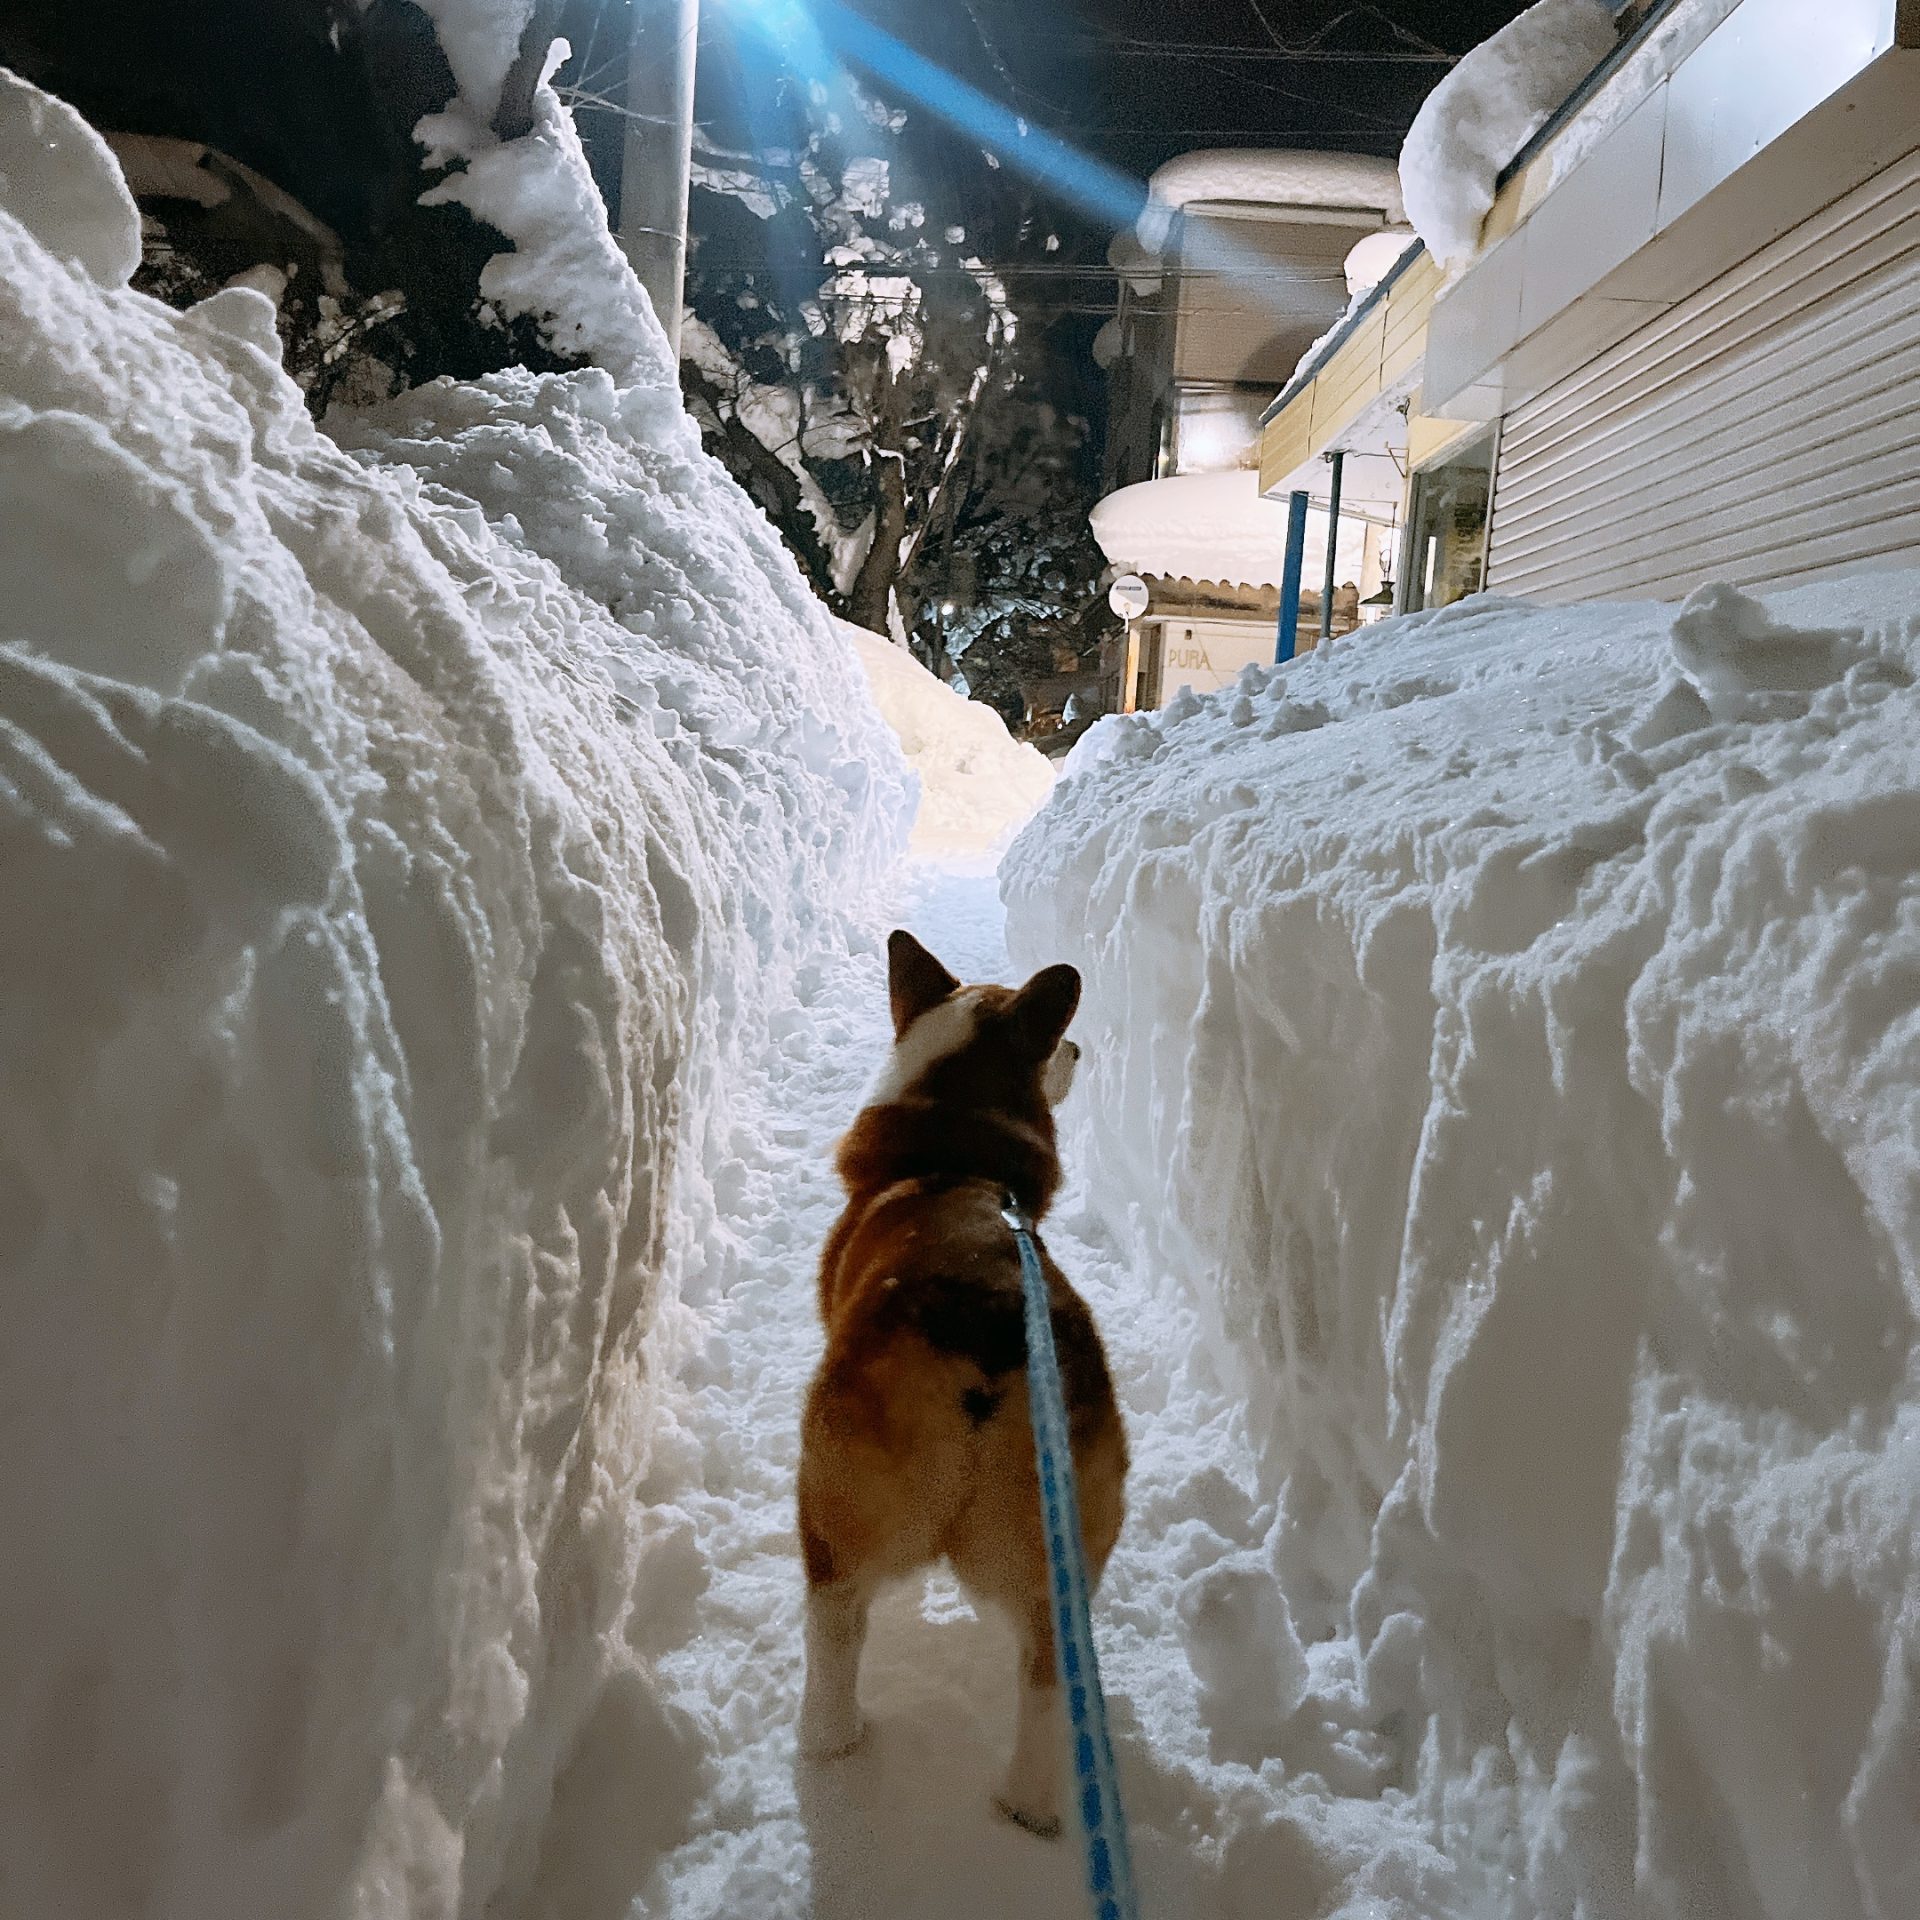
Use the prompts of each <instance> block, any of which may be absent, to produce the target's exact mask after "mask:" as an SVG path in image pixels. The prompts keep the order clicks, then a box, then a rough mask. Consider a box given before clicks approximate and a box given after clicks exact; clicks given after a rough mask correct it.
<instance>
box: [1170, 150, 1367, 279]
mask: <svg viewBox="0 0 1920 1920" xmlns="http://www.w3.org/2000/svg"><path fill="white" fill-rule="evenodd" d="M1214 205H1228V206H1255V207H1350V208H1352V209H1354V210H1355V211H1356V212H1366V213H1377V214H1379V215H1380V216H1381V217H1382V218H1383V219H1386V220H1394V221H1397V220H1400V219H1403V218H1404V217H1405V214H1404V209H1403V208H1402V206H1401V202H1400V181H1399V177H1398V175H1397V174H1396V173H1395V171H1394V167H1393V163H1392V162H1391V161H1390V160H1378V159H1375V158H1374V157H1373V156H1372V155H1371V154H1363V153H1313V152H1303V151H1298V150H1295V149H1292V148H1287V147H1278V148H1267V147H1244V148H1240V147H1220V148H1208V149H1206V150H1203V151H1202V152H1199V153H1183V154H1181V155H1179V156H1178V157H1177V158H1176V159H1172V160H1169V161H1168V162H1167V163H1166V165H1165V166H1163V167H1161V168H1160V169H1159V171H1158V172H1156V173H1155V174H1154V176H1153V178H1152V179H1151V180H1149V181H1148V182H1147V205H1146V208H1145V210H1144V211H1143V212H1142V213H1141V215H1140V218H1139V220H1138V221H1137V222H1136V223H1135V227H1134V231H1135V232H1136V233H1137V234H1138V236H1139V239H1140V244H1141V245H1142V246H1143V247H1145V248H1146V249H1147V251H1148V252H1149V253H1157V252H1158V251H1159V250H1160V249H1161V248H1162V247H1163V246H1165V245H1166V243H1167V234H1168V232H1169V231H1170V230H1171V228H1172V225H1173V216H1174V214H1175V213H1176V212H1177V211H1178V210H1179V209H1180V208H1182V207H1193V206H1214Z"/></svg>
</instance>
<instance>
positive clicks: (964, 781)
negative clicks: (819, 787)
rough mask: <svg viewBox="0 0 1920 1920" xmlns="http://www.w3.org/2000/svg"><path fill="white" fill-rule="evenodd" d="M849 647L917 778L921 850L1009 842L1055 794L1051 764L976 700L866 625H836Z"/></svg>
mask: <svg viewBox="0 0 1920 1920" xmlns="http://www.w3.org/2000/svg"><path fill="white" fill-rule="evenodd" d="M835 624H836V625H837V626H838V627H839V629H840V631H841V632H842V633H844V634H845V635H846V637H847V638H848V639H849V640H850V641H852V643H853V648H854V651H855V652H856V653H857V654H858V655H859V656H860V664H861V666H862V667H863V668H864V669H865V670H866V675H867V684H868V685H869V686H870V687H871V688H872V689H873V697H874V700H875V702H876V703H877V705H878V706H879V708H880V711H881V713H882V714H883V715H884V716H885V718H886V722H887V724H888V725H889V726H890V727H891V728H892V729H893V731H894V733H895V735H896V736H897V737H898V738H899V741H900V747H901V751H902V752H903V753H905V755H906V756H907V764H908V765H909V766H910V767H912V768H913V770H914V772H915V773H917V774H918V775H919V776H920V811H919V814H918V816H917V817H916V819H915V821H914V828H913V846H914V849H915V851H917V852H921V853H935V852H940V853H958V852H969V853H972V852H987V851H991V850H992V849H994V848H996V847H999V846H1003V845H1005V843H1006V842H1007V841H1008V840H1009V839H1011V838H1012V836H1013V835H1014V833H1015V832H1017V831H1018V829H1019V828H1021V827H1023V826H1024V825H1025V824H1026V823H1027V821H1028V820H1029V819H1030V818H1031V817H1032V816H1033V813H1034V810H1035V809H1036V808H1037V807H1038V806H1039V805H1040V803H1041V802H1042V801H1043V800H1045V799H1046V797H1047V795H1048V794H1049V793H1050V792H1052V790H1053V768H1052V766H1051V765H1050V764H1049V763H1048V760H1047V757H1046V755H1045V754H1043V753H1042V752H1040V750H1039V749H1038V748H1037V747H1031V746H1028V745H1027V744H1026V743H1025V742H1024V741H1020V740H1016V739H1014V737H1013V736H1012V735H1011V734H1010V733H1009V732H1008V731H1007V726H1006V722H1005V721H1004V720H1002V719H1001V718H1000V716H999V715H998V714H997V713H995V712H994V710H993V709H992V708H991V707H989V706H985V705H983V704H982V703H981V702H980V701H978V700H969V699H967V698H966V697H965V696H964V695H961V694H958V693H955V692H954V690H953V689H952V688H951V687H949V686H946V685H945V684H943V683H942V682H941V681H940V680H939V679H937V678H936V677H935V676H934V675H933V674H931V673H929V672H928V671H927V670H926V668H925V667H923V666H922V665H921V664H920V662H919V661H918V660H916V659H915V658H914V657H913V655H912V654H910V653H909V652H908V651H907V650H906V648H905V647H901V646H896V645H894V643H893V642H892V641H890V640H883V639H882V638H881V637H880V635H879V634H877V633H869V632H868V631H867V630H866V628H865V627H856V626H854V625H852V624H851V623H850V622H848V621H844V620H842V621H837V622H836V623H835Z"/></svg>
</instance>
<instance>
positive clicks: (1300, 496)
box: [1273, 493, 1307, 667]
mask: <svg viewBox="0 0 1920 1920" xmlns="http://www.w3.org/2000/svg"><path fill="white" fill-rule="evenodd" d="M1306 557H1307V496H1306V495H1305V494H1304V493H1291V494H1289V495H1288V496H1287V564H1286V566H1285V567H1284V569H1283V570H1282V571H1281V574H1280V631H1279V633H1278V634H1277V635H1276V637H1275V645H1274V649H1273V664H1274V665H1275V666H1276V667H1278V666H1284V665H1285V664H1286V662H1287V661H1289V660H1291V659H1292V658H1293V643H1294V639H1295V636H1296V635H1297V634H1298V633H1299V631H1300V570H1301V568H1302V566H1304V565H1305V563H1306Z"/></svg>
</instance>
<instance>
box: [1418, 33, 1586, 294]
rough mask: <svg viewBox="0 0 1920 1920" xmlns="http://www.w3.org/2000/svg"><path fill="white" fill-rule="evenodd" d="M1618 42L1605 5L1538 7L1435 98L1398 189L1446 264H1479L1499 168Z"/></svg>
mask: <svg viewBox="0 0 1920 1920" xmlns="http://www.w3.org/2000/svg"><path fill="white" fill-rule="evenodd" d="M1617 37H1618V36H1617V31H1616V29H1615V26H1614V20H1613V13H1612V10H1611V9H1610V8H1609V7H1608V6H1607V5H1606V0H1538V4H1536V5H1534V6H1531V7H1529V8H1528V9H1527V10H1526V12H1525V13H1523V14H1522V15H1521V16H1520V17H1519V19H1517V20H1514V21H1512V22H1510V23H1509V24H1508V25H1506V26H1504V27H1502V28H1501V29H1500V31H1499V32H1498V33H1496V34H1494V35H1493V37H1492V38H1491V39H1488V40H1483V41H1482V42H1481V43H1480V45H1479V46H1477V47H1475V48H1474V50H1473V51H1472V52H1471V53H1469V54H1468V55H1467V56H1466V58H1465V59H1464V60H1462V61H1461V62H1460V64H1459V65H1458V66H1457V67H1455V68H1454V69H1453V71H1452V72H1451V73H1449V74H1448V75H1447V77H1446V78H1445V79H1444V80H1442V81H1441V82H1440V84H1439V85H1438V86H1437V87H1435V88H1434V90H1433V91H1432V92H1431V93H1430V94H1428V95H1427V97H1426V100H1425V102H1424V103H1423V104H1422V106H1421V108H1420V111H1419V112H1418V113H1417V114H1416V115H1415V116H1414V121H1413V125H1412V126H1411V127H1409V128H1408V129H1407V137H1406V141H1405V144H1404V145H1403V146H1402V147H1401V149H1400V186H1401V190H1402V193H1403V194H1404V196H1405V200H1406V210H1407V218H1408V219H1409V220H1411V221H1412V222H1413V226H1414V231H1415V232H1417V233H1418V234H1419V236H1420V238H1421V239H1422V240H1424V241H1425V242H1426V243H1427V251H1428V252H1429V253H1430V254H1432V255H1433V257H1434V258H1435V259H1436V260H1438V261H1439V262H1440V264H1441V265H1442V266H1443V267H1447V268H1454V267H1458V266H1461V265H1462V264H1464V262H1465V261H1466V260H1468V259H1469V258H1470V257H1471V255H1472V253H1473V250H1474V248H1475V247H1476V246H1477V245H1478V244H1479V240H1480V227H1481V223H1482V222H1483V221H1484V220H1485V219H1486V217H1487V209H1488V208H1489V207H1491V206H1492V205H1493V196H1494V187H1495V182H1496V181H1497V180H1498V178H1499V176H1500V172H1501V170H1502V169H1503V168H1504V167H1505V166H1506V164H1507V162H1508V161H1509V160H1511V159H1512V158H1513V156H1514V155H1515V154H1516V153H1518V152H1519V151H1520V149H1521V148H1522V147H1523V146H1524V145H1525V144H1526V143H1527V141H1528V140H1529V139H1531V138H1532V136H1533V135H1534V133H1535V132H1536V131H1538V129H1539V128H1540V127H1541V126H1542V125H1544V124H1545V122H1546V119H1547V116H1548V115H1549V114H1551V113H1552V112H1553V110H1554V108H1555V107H1557V106H1558V105H1559V104H1560V103H1561V101H1563V100H1564V99H1565V98H1566V97H1567V95H1568V94H1569V93H1571V92H1572V91H1573V89H1574V88H1575V87H1576V86H1578V85H1579V83H1580V82H1581V81H1582V80H1584V79H1585V78H1586V76H1587V75H1588V74H1589V73H1591V72H1592V71H1593V69H1594V68H1595V67H1596V66H1597V65H1598V64H1599V63H1600V61H1601V60H1602V59H1603V58H1604V57H1605V56H1606V55H1607V54H1608V53H1609V52H1610V51H1611V50H1612V48H1613V45H1614V41H1615V39H1616V38H1617Z"/></svg>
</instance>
